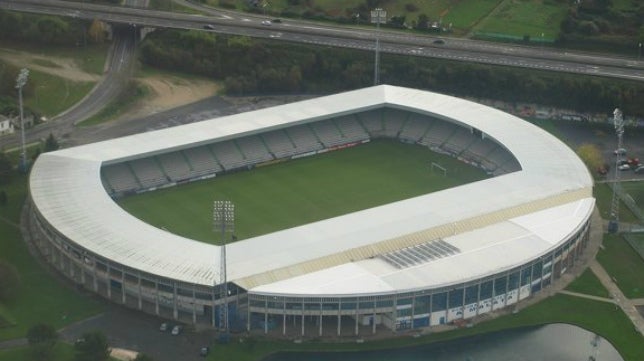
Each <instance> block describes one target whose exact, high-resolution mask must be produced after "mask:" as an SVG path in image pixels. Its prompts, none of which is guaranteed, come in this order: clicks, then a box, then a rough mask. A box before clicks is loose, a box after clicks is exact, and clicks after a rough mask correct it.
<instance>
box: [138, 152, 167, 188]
mask: <svg viewBox="0 0 644 361" xmlns="http://www.w3.org/2000/svg"><path fill="white" fill-rule="evenodd" d="M130 166H131V167H132V170H133V171H134V174H135V175H136V177H137V178H138V179H139V182H140V183H141V186H142V187H143V188H152V187H158V186H160V185H162V184H165V183H168V181H169V178H168V177H167V176H166V175H165V173H163V169H161V167H160V166H159V164H158V163H157V162H156V160H155V159H154V158H141V159H136V160H133V161H131V162H130Z"/></svg>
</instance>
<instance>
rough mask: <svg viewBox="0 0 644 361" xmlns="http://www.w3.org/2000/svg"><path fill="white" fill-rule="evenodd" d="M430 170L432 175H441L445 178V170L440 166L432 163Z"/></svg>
mask: <svg viewBox="0 0 644 361" xmlns="http://www.w3.org/2000/svg"><path fill="white" fill-rule="evenodd" d="M430 168H431V171H432V174H442V175H443V177H447V169H446V168H445V167H443V166H442V165H440V164H438V163H435V162H432V163H431V167H430Z"/></svg>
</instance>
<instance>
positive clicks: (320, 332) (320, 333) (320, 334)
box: [318, 302, 322, 336]
mask: <svg viewBox="0 0 644 361" xmlns="http://www.w3.org/2000/svg"><path fill="white" fill-rule="evenodd" d="M318 335H319V336H322V302H320V331H319V333H318Z"/></svg>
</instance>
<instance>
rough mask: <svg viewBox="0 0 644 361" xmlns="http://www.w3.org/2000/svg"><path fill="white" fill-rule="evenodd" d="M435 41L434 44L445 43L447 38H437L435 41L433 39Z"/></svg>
mask: <svg viewBox="0 0 644 361" xmlns="http://www.w3.org/2000/svg"><path fill="white" fill-rule="evenodd" d="M433 43H434V44H437V45H443V44H445V40H443V39H436V40H434V41H433Z"/></svg>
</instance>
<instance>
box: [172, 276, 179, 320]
mask: <svg viewBox="0 0 644 361" xmlns="http://www.w3.org/2000/svg"><path fill="white" fill-rule="evenodd" d="M177 302H178V300H177V282H176V281H175V282H172V317H173V318H174V319H175V320H176V319H178V318H179V309H178V308H177Z"/></svg>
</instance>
